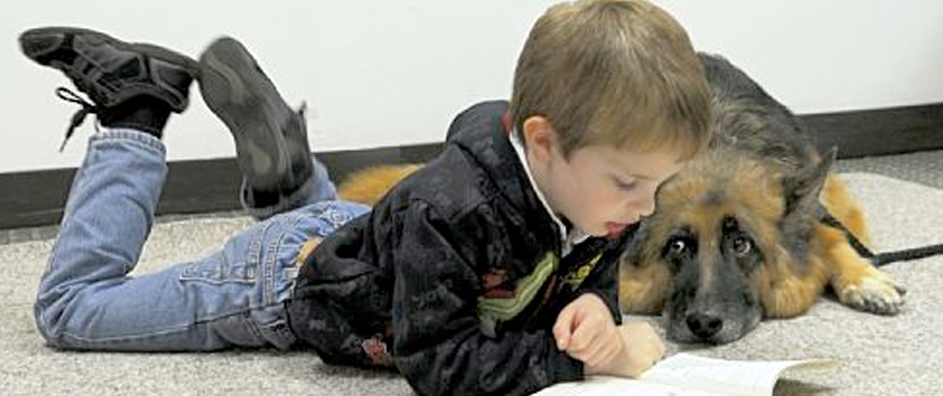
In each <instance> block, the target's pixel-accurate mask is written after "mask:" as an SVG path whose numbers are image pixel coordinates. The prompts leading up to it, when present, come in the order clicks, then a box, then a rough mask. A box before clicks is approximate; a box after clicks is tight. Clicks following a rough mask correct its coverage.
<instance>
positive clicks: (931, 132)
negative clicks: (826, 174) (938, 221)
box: [800, 103, 943, 158]
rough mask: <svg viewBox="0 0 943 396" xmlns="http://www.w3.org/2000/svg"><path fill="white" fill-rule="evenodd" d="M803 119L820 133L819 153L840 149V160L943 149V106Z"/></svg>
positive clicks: (932, 105)
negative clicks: (835, 148)
mask: <svg viewBox="0 0 943 396" xmlns="http://www.w3.org/2000/svg"><path fill="white" fill-rule="evenodd" d="M800 118H802V120H803V121H804V122H805V123H806V125H808V126H811V127H812V128H813V129H814V130H815V131H817V133H818V147H819V151H821V152H825V151H826V150H828V149H829V148H831V147H835V146H837V147H838V157H839V158H856V157H869V156H878V155H890V154H902V153H908V152H914V151H925V150H938V149H941V148H943V103H933V104H927V105H919V106H907V107H894V108H886V109H873V110H856V111H846V112H838V113H825V114H806V115H801V116H800Z"/></svg>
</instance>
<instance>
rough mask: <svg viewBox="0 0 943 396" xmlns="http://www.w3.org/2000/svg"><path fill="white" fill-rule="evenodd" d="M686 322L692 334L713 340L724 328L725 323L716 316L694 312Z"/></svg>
mask: <svg viewBox="0 0 943 396" xmlns="http://www.w3.org/2000/svg"><path fill="white" fill-rule="evenodd" d="M685 321H686V322H687V323H688V328H689V329H691V333H693V334H694V335H695V336H697V337H698V338H701V339H708V338H711V337H712V336H713V335H714V334H717V332H718V331H720V329H721V328H723V327H724V321H723V320H722V319H720V318H719V317H717V316H715V315H711V314H708V313H704V312H693V313H690V314H688V316H687V318H685Z"/></svg>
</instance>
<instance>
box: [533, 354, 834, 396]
mask: <svg viewBox="0 0 943 396" xmlns="http://www.w3.org/2000/svg"><path fill="white" fill-rule="evenodd" d="M836 365H837V362H835V361H834V360H831V359H805V360H776V361H760V360H725V359H717V358H709V357H703V356H697V355H693V354H690V353H679V354H676V355H673V356H671V357H669V358H667V359H664V360H662V361H661V362H658V364H656V365H655V366H653V367H652V368H650V369H648V371H646V372H645V373H643V374H642V375H641V376H639V378H636V379H629V378H620V377H609V376H590V377H587V378H586V380H584V381H579V382H566V383H560V384H556V385H554V386H551V387H549V388H546V389H544V390H542V391H540V392H537V393H535V394H534V396H576V395H580V396H603V395H639V396H721V395H724V396H771V395H772V394H773V388H774V387H775V386H776V382H777V381H779V377H780V375H782V373H783V371H785V370H787V369H794V368H816V369H824V368H831V367H835V366H836Z"/></svg>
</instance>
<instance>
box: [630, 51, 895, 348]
mask: <svg viewBox="0 0 943 396" xmlns="http://www.w3.org/2000/svg"><path fill="white" fill-rule="evenodd" d="M700 58H701V62H702V64H703V66H704V70H705V73H706V75H707V78H708V80H709V82H710V85H711V88H712V107H713V117H714V120H713V126H712V129H713V135H712V139H711V141H710V143H709V145H708V147H707V149H705V150H703V152H702V153H700V154H699V155H697V156H696V157H695V158H694V159H693V160H692V161H691V162H690V163H688V164H686V165H685V167H684V168H683V169H682V170H681V171H680V172H679V173H678V174H676V175H675V176H673V177H672V178H671V179H669V180H668V181H666V182H665V183H664V184H663V185H662V186H661V187H660V188H659V190H658V192H657V193H656V202H657V206H656V210H655V212H654V213H653V214H652V215H651V216H649V217H647V218H645V219H644V220H643V221H642V222H641V225H640V227H639V230H638V234H637V235H636V237H635V238H634V239H633V241H632V242H631V246H630V247H629V248H628V249H627V250H626V253H625V254H624V255H623V259H622V262H621V263H620V279H619V287H620V289H619V302H620V305H621V307H622V309H623V311H624V312H626V313H634V314H656V313H661V314H662V316H663V320H664V326H665V328H666V331H667V335H668V338H669V339H672V340H674V341H677V342H683V343H695V342H696V343H708V344H725V343H729V342H731V341H735V340H737V339H740V338H741V337H743V336H744V335H746V334H747V333H748V332H749V331H750V330H752V329H753V328H754V327H756V325H757V324H758V323H759V322H760V321H761V319H763V318H789V317H794V316H796V315H800V314H802V313H804V312H806V311H807V310H808V309H809V308H810V307H811V306H812V305H814V304H815V303H816V301H817V300H818V299H819V296H820V295H822V294H823V292H824V291H826V290H827V289H828V288H831V290H833V291H834V294H835V295H836V296H837V298H838V300H839V301H840V302H841V303H842V304H844V305H847V306H850V307H852V308H855V309H859V310H862V311H866V312H872V313H876V314H884V315H893V314H896V313H898V312H899V310H900V307H901V305H902V304H903V301H904V300H903V294H904V288H903V287H901V285H900V284H898V283H897V282H896V281H895V280H894V279H892V278H891V277H890V276H888V275H886V274H885V273H883V272H881V271H880V270H879V269H877V268H876V267H875V266H874V265H872V263H871V262H869V261H868V260H867V259H866V258H864V257H862V256H861V255H860V254H859V253H858V251H857V250H856V249H855V248H854V246H853V245H852V242H851V239H852V238H853V239H855V240H857V241H861V243H862V244H863V245H865V246H867V245H868V244H870V237H869V234H868V230H867V225H866V223H865V218H864V213H863V211H862V208H861V206H860V204H859V203H858V202H857V201H856V200H855V198H854V197H853V196H852V195H851V194H850V192H849V191H848V189H847V187H846V185H845V184H844V183H843V182H842V181H841V180H840V178H839V176H838V175H836V174H834V173H831V172H830V171H829V170H830V167H831V165H832V163H833V161H834V160H835V157H836V151H835V150H834V149H833V150H831V151H830V152H829V153H827V154H826V155H824V156H822V155H820V154H819V153H818V152H817V150H816V147H815V143H814V136H813V133H812V131H810V130H809V129H808V128H807V127H805V126H804V125H803V124H802V123H801V122H800V121H799V120H798V119H797V118H796V117H795V116H794V115H793V113H792V112H790V111H789V110H788V109H787V108H786V107H785V106H783V105H782V104H781V103H779V102H777V101H776V100H774V99H773V98H772V97H771V96H770V95H769V94H767V93H766V92H765V91H764V90H763V89H762V88H761V87H760V86H759V84H757V83H756V82H755V81H754V80H752V79H751V78H750V77H748V76H747V75H746V74H745V73H744V72H743V71H741V70H740V69H738V68H737V67H735V66H734V65H732V64H731V63H730V62H728V61H727V60H725V59H723V58H720V57H718V56H712V55H705V54H701V55H700ZM826 215H827V216H830V217H831V218H834V219H837V221H838V222H839V223H840V224H842V225H843V226H844V229H841V228H838V227H834V226H832V225H828V224H826V223H825V222H823V221H822V220H823V218H824V217H825V216H826ZM846 231H847V232H849V233H850V235H848V234H846Z"/></svg>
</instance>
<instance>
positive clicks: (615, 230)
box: [606, 221, 629, 238]
mask: <svg viewBox="0 0 943 396" xmlns="http://www.w3.org/2000/svg"><path fill="white" fill-rule="evenodd" d="M626 228H629V224H628V223H614V222H611V221H610V222H606V238H615V237H618V236H619V235H622V232H624V231H625V229H626Z"/></svg>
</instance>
